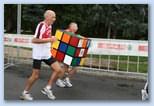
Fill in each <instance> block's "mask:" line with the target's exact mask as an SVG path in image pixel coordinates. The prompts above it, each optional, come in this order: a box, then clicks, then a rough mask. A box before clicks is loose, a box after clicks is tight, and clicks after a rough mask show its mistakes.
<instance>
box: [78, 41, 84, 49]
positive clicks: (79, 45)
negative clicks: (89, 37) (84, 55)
mask: <svg viewBox="0 0 154 106" xmlns="http://www.w3.org/2000/svg"><path fill="white" fill-rule="evenodd" d="M82 44H83V39H80V40H79V43H78V47H82Z"/></svg>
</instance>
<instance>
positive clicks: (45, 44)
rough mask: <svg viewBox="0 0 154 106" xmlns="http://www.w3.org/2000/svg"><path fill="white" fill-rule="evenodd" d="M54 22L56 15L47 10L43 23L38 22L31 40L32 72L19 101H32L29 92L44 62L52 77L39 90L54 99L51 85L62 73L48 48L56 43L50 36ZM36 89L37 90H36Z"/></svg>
mask: <svg viewBox="0 0 154 106" xmlns="http://www.w3.org/2000/svg"><path fill="white" fill-rule="evenodd" d="M55 20H56V14H55V12H54V11H52V10H47V11H45V13H44V21H42V22H40V23H39V24H38V26H37V28H36V31H35V35H34V37H33V39H32V43H33V70H32V74H31V76H30V77H29V78H28V80H27V82H26V86H25V89H24V91H23V92H22V95H21V99H24V100H33V97H32V96H31V95H30V93H29V91H30V89H31V87H32V85H33V84H34V83H35V82H36V80H38V78H39V73H40V69H41V62H42V61H43V62H45V63H46V64H47V65H49V66H50V67H51V68H52V69H53V72H52V75H51V76H50V78H49V80H48V83H47V85H46V86H45V87H44V88H43V89H42V90H41V92H42V93H43V94H45V95H47V97H48V98H49V99H55V98H56V97H55V96H54V95H53V93H52V85H53V84H54V82H55V81H56V80H57V78H58V77H60V76H63V74H64V71H63V70H62V69H61V67H60V64H59V63H58V62H57V61H56V60H55V59H54V58H53V57H52V56H51V52H50V48H51V42H54V41H56V38H55V37H54V36H51V28H52V26H51V25H52V24H53V23H54V21H55ZM36 89H37V88H36Z"/></svg>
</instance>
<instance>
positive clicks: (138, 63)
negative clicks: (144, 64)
mask: <svg viewBox="0 0 154 106" xmlns="http://www.w3.org/2000/svg"><path fill="white" fill-rule="evenodd" d="M139 65H140V57H139V56H138V57H137V72H139Z"/></svg>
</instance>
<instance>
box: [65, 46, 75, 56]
mask: <svg viewBox="0 0 154 106" xmlns="http://www.w3.org/2000/svg"><path fill="white" fill-rule="evenodd" d="M66 53H67V54H68V55H71V56H74V53H75V48H74V47H72V46H68V48H67V52H66Z"/></svg>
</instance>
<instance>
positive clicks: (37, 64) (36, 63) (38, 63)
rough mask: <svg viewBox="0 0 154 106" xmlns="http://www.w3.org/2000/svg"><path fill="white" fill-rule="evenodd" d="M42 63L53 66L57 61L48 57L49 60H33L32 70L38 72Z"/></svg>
mask: <svg viewBox="0 0 154 106" xmlns="http://www.w3.org/2000/svg"><path fill="white" fill-rule="evenodd" d="M42 61H43V62H45V63H46V64H47V65H49V66H51V64H53V63H54V62H56V61H57V60H56V59H55V58H53V57H50V58H49V59H42V60H37V59H33V68H34V69H39V70H40V69H41V63H42Z"/></svg>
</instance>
